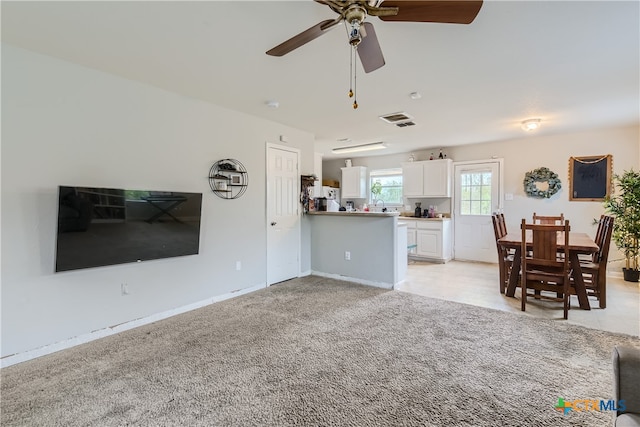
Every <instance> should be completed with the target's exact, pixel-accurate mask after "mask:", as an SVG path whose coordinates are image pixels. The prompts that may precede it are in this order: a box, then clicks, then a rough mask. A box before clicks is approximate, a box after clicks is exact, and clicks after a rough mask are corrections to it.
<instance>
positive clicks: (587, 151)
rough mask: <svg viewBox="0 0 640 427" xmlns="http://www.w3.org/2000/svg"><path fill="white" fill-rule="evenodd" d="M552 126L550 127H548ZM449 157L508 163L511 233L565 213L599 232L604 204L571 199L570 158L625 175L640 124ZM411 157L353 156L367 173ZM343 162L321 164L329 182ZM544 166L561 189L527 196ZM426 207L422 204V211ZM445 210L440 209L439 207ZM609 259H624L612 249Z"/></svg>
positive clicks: (639, 146) (633, 164) (639, 156)
mask: <svg viewBox="0 0 640 427" xmlns="http://www.w3.org/2000/svg"><path fill="white" fill-rule="evenodd" d="M549 126H552V124H549ZM439 148H440V147H437V148H430V147H426V148H425V149H424V150H419V151H414V152H413V153H412V154H413V155H414V156H415V158H416V160H427V159H428V158H429V155H430V153H431V152H434V153H435V154H436V155H437V153H438V150H439ZM444 152H445V153H446V154H447V157H448V158H451V159H453V160H454V162H455V161H469V160H481V159H490V158H493V157H495V158H502V159H504V191H505V193H511V194H513V200H506V201H504V213H505V217H506V219H507V226H508V228H509V230H518V229H519V227H520V220H521V219H522V218H531V215H532V213H533V212H537V213H540V214H554V213H560V212H562V213H564V215H565V217H566V218H567V219H569V220H570V222H571V227H572V229H573V230H575V231H580V232H586V233H589V234H590V235H592V236H593V235H594V234H595V230H596V226H595V225H593V220H594V218H599V217H600V215H601V214H602V213H603V212H604V209H603V207H602V203H600V202H582V201H580V202H574V201H569V180H568V175H569V158H570V157H571V156H596V155H604V154H611V155H613V172H614V173H622V172H623V171H625V170H628V169H630V168H634V169H635V170H639V169H640V126H639V125H637V124H636V125H629V126H620V127H613V128H606V129H590V130H585V131H584V132H576V133H570V134H561V135H550V136H544V135H537V134H528V135H525V136H523V137H522V138H519V139H513V140H507V141H498V142H486V143H478V144H468V145H462V146H456V147H445V148H444ZM410 154H411V153H405V154H393V155H379V156H370V157H352V162H353V165H354V166H366V167H367V168H369V169H378V168H380V169H383V168H393V167H400V165H401V163H402V162H406V161H407V160H408V159H409V155H410ZM343 166H344V159H331V160H329V159H327V160H325V161H324V162H323V168H322V169H323V176H324V178H325V179H338V180H339V179H340V176H341V171H340V168H341V167H343ZM542 166H546V167H548V168H549V169H551V170H552V171H554V172H556V173H558V175H559V176H560V178H561V179H562V186H563V188H562V189H561V190H560V191H559V192H558V193H557V194H555V195H554V196H553V197H551V198H550V199H544V200H540V199H533V198H529V197H527V196H526V195H525V192H524V187H523V183H522V181H523V179H524V175H525V173H526V172H528V171H531V170H533V169H536V168H539V167H542ZM424 206H425V204H424V203H423V205H422V207H424ZM440 210H441V211H442V208H440ZM612 251H613V252H612V253H611V254H610V255H609V259H610V260H620V259H622V254H620V253H619V252H618V251H617V250H616V248H615V245H612ZM621 265H622V263H621V261H618V262H613V263H612V264H611V265H610V270H614V271H617V270H618V269H619V267H620V266H621Z"/></svg>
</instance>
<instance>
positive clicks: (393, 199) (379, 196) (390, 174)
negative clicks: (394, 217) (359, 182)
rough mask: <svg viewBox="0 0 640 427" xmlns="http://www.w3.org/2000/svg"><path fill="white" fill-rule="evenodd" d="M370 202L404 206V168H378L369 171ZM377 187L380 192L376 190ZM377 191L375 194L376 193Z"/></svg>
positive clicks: (373, 204)
mask: <svg viewBox="0 0 640 427" xmlns="http://www.w3.org/2000/svg"><path fill="white" fill-rule="evenodd" d="M369 189H370V190H373V191H370V192H369V202H370V203H371V205H372V206H375V205H376V202H378V203H379V202H383V205H384V206H385V207H390V206H402V169H401V168H394V169H377V170H372V171H371V172H370V173H369ZM376 189H377V190H379V192H377V193H375V192H376ZM374 193H375V194H374Z"/></svg>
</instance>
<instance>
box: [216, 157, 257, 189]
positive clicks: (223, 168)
mask: <svg viewBox="0 0 640 427" xmlns="http://www.w3.org/2000/svg"><path fill="white" fill-rule="evenodd" d="M248 184H249V174H248V173H247V170H246V169H245V167H244V165H243V164H242V163H240V161H238V160H236V159H222V160H218V161H217V162H215V163H214V164H213V166H211V169H209V187H211V190H212V191H213V194H215V195H216V196H218V197H220V198H222V199H237V198H238V197H240V196H242V195H243V194H244V192H245V191H247V185H248Z"/></svg>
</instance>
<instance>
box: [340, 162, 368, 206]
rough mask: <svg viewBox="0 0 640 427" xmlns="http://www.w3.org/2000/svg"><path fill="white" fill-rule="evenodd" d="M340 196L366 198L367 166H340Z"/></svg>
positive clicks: (343, 197)
mask: <svg viewBox="0 0 640 427" xmlns="http://www.w3.org/2000/svg"><path fill="white" fill-rule="evenodd" d="M340 185H341V187H342V188H341V191H340V193H341V194H340V197H341V198H342V200H346V199H350V198H351V199H366V198H367V168H366V167H364V166H352V167H350V168H342V182H341V183H340Z"/></svg>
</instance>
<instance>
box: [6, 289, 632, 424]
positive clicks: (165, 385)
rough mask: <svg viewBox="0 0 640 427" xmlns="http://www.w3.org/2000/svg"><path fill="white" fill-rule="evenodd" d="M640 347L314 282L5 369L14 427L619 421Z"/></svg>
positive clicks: (562, 325) (559, 326)
mask: <svg viewBox="0 0 640 427" xmlns="http://www.w3.org/2000/svg"><path fill="white" fill-rule="evenodd" d="M616 344H624V345H634V346H640V343H639V342H638V339H637V338H635V337H631V336H626V335H617V334H612V333H607V332H602V331H597V330H591V329H586V328H582V327H579V326H574V325H570V324H567V323H566V322H563V321H557V320H544V319H532V318H530V317H528V316H526V315H520V314H513V313H506V312H501V311H495V310H489V309H485V308H480V307H475V306H470V305H464V304H458V303H453V302H447V301H441V300H436V299H430V298H425V297H421V296H417V295H411V294H406V293H401V292H394V291H385V290H382V289H378V288H373V287H367V286H362V285H356V284H352V283H347V282H340V281H336V280H331V279H325V278H319V277H307V278H303V279H296V280H292V281H289V282H285V283H282V284H279V285H275V286H272V287H270V288H268V289H264V290H261V291H258V292H254V293H252V294H248V295H244V296H240V297H237V298H235V299H232V300H227V301H224V302H220V303H217V304H214V305H211V306H208V307H205V308H202V309H198V310H195V311H192V312H189V313H185V314H182V315H179V316H176V317H173V318H170V319H167V320H164V321H161V322H157V323H155V324H152V325H148V326H144V327H140V328H138V329H135V330H131V331H128V332H125V333H122V334H119V335H116V336H111V337H108V338H104V339H101V340H98V341H94V342H92V343H89V344H86V345H82V346H78V347H75V348H72V349H69V350H65V351H62V352H59V353H56V354H52V355H49V356H45V357H41V358H39V359H35V360H32V361H29V362H24V363H21V364H18V365H14V366H10V367H7V368H4V369H2V371H1V372H0V373H1V375H2V386H1V392H2V395H1V409H2V414H1V418H0V421H1V424H2V425H3V426H123V425H141V426H147V425H149V426H151V425H153V426H155V425H167V426H292V425H297V426H299V425H340V426H344V425H347V426H363V425H375V426H377V425H381V426H400V425H404V426H525V425H526V426H563V425H575V426H603V425H609V424H610V422H611V418H612V416H611V414H610V413H608V412H582V413H578V412H573V413H569V414H567V415H563V413H562V412H561V411H558V410H556V409H555V408H554V405H555V404H556V403H557V401H558V398H560V397H561V398H564V399H565V400H575V399H605V400H608V399H611V398H613V394H612V369H611V361H610V360H611V351H612V348H613V346H614V345H616Z"/></svg>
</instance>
